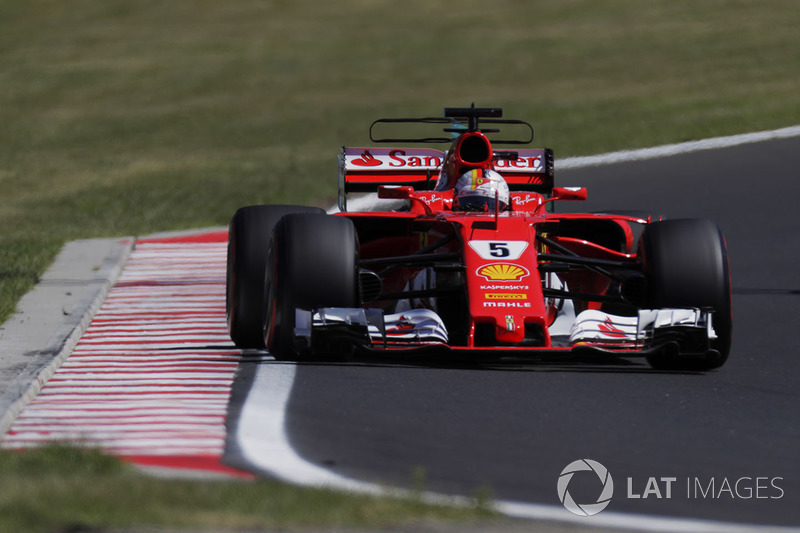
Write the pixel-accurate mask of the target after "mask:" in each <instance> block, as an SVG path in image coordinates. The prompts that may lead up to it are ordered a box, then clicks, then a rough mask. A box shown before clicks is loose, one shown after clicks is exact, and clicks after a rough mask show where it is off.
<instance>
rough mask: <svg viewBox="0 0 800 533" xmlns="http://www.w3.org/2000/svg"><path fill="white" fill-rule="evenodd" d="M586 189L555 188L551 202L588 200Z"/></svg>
mask: <svg viewBox="0 0 800 533" xmlns="http://www.w3.org/2000/svg"><path fill="white" fill-rule="evenodd" d="M587 197H588V193H587V191H586V187H554V188H553V196H551V197H550V199H551V200H578V201H580V200H586V198H587Z"/></svg>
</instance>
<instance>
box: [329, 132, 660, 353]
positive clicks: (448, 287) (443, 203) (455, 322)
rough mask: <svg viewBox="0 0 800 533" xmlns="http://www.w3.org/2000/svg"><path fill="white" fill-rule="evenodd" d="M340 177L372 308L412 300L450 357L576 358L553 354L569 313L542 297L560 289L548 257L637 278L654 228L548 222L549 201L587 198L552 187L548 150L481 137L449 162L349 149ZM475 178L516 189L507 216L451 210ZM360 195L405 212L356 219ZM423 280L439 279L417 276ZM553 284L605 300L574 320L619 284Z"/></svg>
mask: <svg viewBox="0 0 800 533" xmlns="http://www.w3.org/2000/svg"><path fill="white" fill-rule="evenodd" d="M339 166H340V202H339V204H340V209H341V211H342V212H341V213H339V216H345V217H348V218H350V219H351V220H352V221H353V222H354V224H355V227H356V231H357V234H358V238H359V244H360V245H359V256H360V257H359V260H360V262H361V264H362V267H366V268H368V269H371V270H373V271H375V272H376V273H378V275H379V276H380V278H381V281H382V295H381V296H379V297H378V298H377V299H375V300H374V301H371V302H366V303H365V306H366V307H378V308H382V309H383V310H384V311H386V312H391V311H392V308H393V306H394V305H395V304H396V301H397V298H399V297H401V296H402V295H403V294H405V295H406V296H407V299H410V300H412V301H413V302H414V305H415V306H417V307H427V308H431V309H434V310H435V311H436V312H437V313H439V315H441V316H442V319H443V320H444V321H445V323H446V325H447V329H448V331H449V332H450V340H449V342H448V344H449V345H450V346H451V347H453V348H465V349H487V350H496V349H498V348H502V349H503V350H514V349H527V350H530V349H533V350H542V349H544V350H569V349H571V348H572V347H570V346H564V345H563V344H562V345H560V346H554V344H553V342H552V339H551V335H550V332H549V328H550V326H551V325H552V324H553V322H554V320H555V319H556V316H557V313H558V310H559V306H560V305H561V304H562V303H563V301H562V300H561V299H559V298H557V297H555V296H553V295H552V294H551V295H549V296H548V294H545V292H546V291H548V290H553V289H554V287H553V286H552V283H553V279H554V271H555V270H556V269H555V267H554V265H553V263H552V261H551V260H550V259H549V258H547V256H546V255H544V256H543V255H542V254H548V253H549V252H551V250H550V247H551V246H557V247H559V251H560V253H562V254H563V253H565V251H566V253H572V254H575V255H576V256H580V257H583V258H591V259H598V260H605V261H609V262H614V263H619V264H627V265H630V268H631V269H636V268H637V264H636V261H637V259H636V253H635V250H634V246H635V238H634V229H635V227H636V226H637V225H639V226H641V225H643V224H644V223H646V222H647V221H645V220H641V219H638V218H636V217H629V216H619V215H601V214H559V213H554V212H552V210H551V208H552V202H553V201H557V200H582V199H585V198H586V191H585V189H571V188H555V187H554V186H553V165H552V152H551V151H549V150H542V149H526V150H518V151H515V152H513V153H506V152H500V153H499V155H498V152H495V151H494V149H493V147H492V144H491V142H490V141H489V139H488V138H487V136H486V135H484V134H483V133H481V132H480V131H470V132H466V133H463V134H461V135H459V136H458V137H457V138H456V139H455V140H454V141H453V143H452V145H451V147H450V149H449V150H448V151H447V152H441V151H438V150H433V149H428V148H343V149H342V151H341V154H340V165H339ZM473 168H484V169H487V168H489V169H493V170H495V171H497V172H499V173H500V174H501V175H503V177H504V178H505V180H506V182H507V183H508V184H509V187H510V189H511V206H510V209H509V210H505V211H502V212H497V211H495V212H483V213H477V212H459V211H454V210H453V186H454V183H455V181H456V180H457V179H458V177H459V176H460V175H461V174H462V173H464V172H466V171H468V170H470V169H473ZM353 192H377V193H378V198H381V199H388V200H391V199H394V200H395V201H397V200H402V203H401V204H400V205H401V209H399V210H398V209H394V207H395V206H393V207H392V208H387V209H385V210H381V211H357V212H349V211H348V210H347V199H348V194H349V193H353ZM408 257H411V258H412V259H413V258H423V259H424V258H425V257H430V258H431V262H430V263H428V264H415V263H414V261H411V260H409V261H408V263H407V264H406V262H404V260H402V259H401V258H408ZM392 259H397V261H392ZM393 262H394V263H396V264H394V265H391V266H389V265H390V264H391V263H393ZM426 269H428V270H429V272H430V271H434V272H435V275H432V274H430V273H429V274H425V276H421V274H422V273H423V272H424V271H425V270H426ZM420 277H424V278H425V279H424V281H425V283H426V284H427V285H426V286H425V287H423V288H422V289H420V288H417V292H414V287H413V283H414V280H415V279H417V278H420ZM558 278H559V280H560V281H559V283H561V282H564V283H566V284H567V285H568V286H569V290H570V291H572V292H575V293H586V294H591V295H596V296H598V297H599V300H600V301H592V299H591V298H590V299H588V300H587V301H583V302H576V303H575V305H576V310H577V311H579V310H582V309H599V308H600V307H601V305H602V299H603V297H605V296H606V295H607V293H608V291H609V289H610V287H611V284H612V280H611V279H610V278H609V277H608V276H605V275H601V274H599V273H597V272H595V271H593V270H591V269H564V270H563V271H559V273H558ZM555 289H557V287H556V288H555ZM403 291H405V293H404V292H403ZM409 291H411V292H409ZM386 296H389V297H386ZM608 334H609V339H610V340H611V341H613V340H614V336H615V335H618V333H616V332H615V330H614V328H608Z"/></svg>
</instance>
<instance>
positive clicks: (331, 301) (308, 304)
mask: <svg viewBox="0 0 800 533" xmlns="http://www.w3.org/2000/svg"><path fill="white" fill-rule="evenodd" d="M268 270H269V272H268V275H267V279H268V281H267V287H266V294H267V299H266V300H267V301H266V307H267V310H266V324H265V326H264V334H265V336H266V339H265V340H266V345H267V348H268V349H269V351H270V353H271V354H272V355H273V356H274V357H275V358H276V359H281V360H300V359H307V358H309V357H311V356H312V355H313V354H311V353H310V348H309V347H297V346H295V342H294V327H295V310H296V309H298V308H299V309H305V310H313V309H319V308H322V307H358V306H359V296H358V245H357V240H356V232H355V227H354V226H353V222H352V221H351V220H350V219H347V218H344V217H338V216H333V215H311V214H301V215H288V216H286V217H284V218H282V219H281V220H280V222H278V224H277V225H276V226H275V232H274V235H273V239H272V244H271V246H270V249H269V258H268Z"/></svg>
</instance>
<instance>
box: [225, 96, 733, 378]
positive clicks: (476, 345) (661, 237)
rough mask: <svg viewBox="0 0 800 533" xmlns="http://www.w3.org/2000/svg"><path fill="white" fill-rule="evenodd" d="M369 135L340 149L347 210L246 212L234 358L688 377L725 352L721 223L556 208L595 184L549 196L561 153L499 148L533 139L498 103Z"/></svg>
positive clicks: (235, 297) (237, 234)
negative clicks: (590, 363)
mask: <svg viewBox="0 0 800 533" xmlns="http://www.w3.org/2000/svg"><path fill="white" fill-rule="evenodd" d="M419 129H422V130H424V131H425V132H426V133H423V134H421V135H419V134H418V135H414V136H411V137H407V136H406V137H404V136H403V135H400V136H399V137H398V136H396V135H395V136H394V137H392V136H389V137H387V136H385V134H384V133H382V132H386V131H388V132H389V133H392V132H396V131H401V132H407V131H409V130H410V131H411V132H414V131H417V130H419ZM428 130H435V134H434V135H433V136H429V135H430V132H428ZM508 131H511V132H512V134H511V135H507V132H508ZM501 136H505V137H510V138H501ZM370 140H371V141H372V143H373V144H375V145H377V146H373V147H368V148H350V147H343V148H342V149H341V151H340V154H339V211H338V212H336V213H333V214H327V213H326V212H325V211H323V210H322V209H319V208H314V207H303V206H291V205H255V206H248V207H243V208H241V209H239V210H238V211H237V212H236V213H235V214H234V216H233V218H232V220H231V223H230V233H229V242H228V266H227V295H226V309H227V318H228V327H229V332H230V336H231V339H232V340H233V342H234V343H235V344H236V346H237V347H240V348H243V349H248V348H249V349H263V348H265V347H266V348H267V349H268V350H269V351H270V352H271V353H272V354H273V355H274V356H275V357H276V358H277V359H281V360H314V359H317V358H329V357H331V356H343V355H346V356H351V355H353V354H362V355H366V356H368V355H369V354H383V355H387V354H389V355H391V356H392V357H395V356H398V357H402V356H403V355H404V354H416V355H420V354H422V356H423V357H424V354H434V353H439V352H444V353H448V354H454V355H458V356H465V357H467V358H469V357H475V358H479V359H484V358H487V357H499V358H503V357H513V358H515V359H519V358H533V356H536V355H547V356H548V357H549V356H558V355H569V354H580V355H581V356H582V357H583V356H587V355H591V354H612V355H615V356H640V357H646V358H647V361H648V362H649V363H650V364H651V366H653V367H655V368H658V369H680V370H708V369H713V368H716V367H719V366H721V365H722V364H723V363H724V362H725V361H726V359H727V358H728V353H729V352H730V348H731V330H732V313H731V284H730V274H729V265H728V257H727V249H726V244H725V239H724V237H723V235H722V233H721V231H720V230H719V228H718V227H717V225H716V224H715V223H714V222H711V221H709V220H701V219H675V220H670V219H667V220H663V219H662V218H661V217H655V216H650V215H647V214H641V213H634V212H631V213H622V212H617V213H586V214H576V213H567V212H563V213H562V212H560V210H557V209H554V207H553V206H554V204H556V203H558V202H564V201H576V200H585V199H586V189H584V188H577V187H555V182H554V170H553V169H554V165H553V152H552V150H549V149H531V148H521V149H514V150H510V149H507V148H506V149H503V150H499V149H496V148H495V146H499V145H511V146H513V145H526V144H529V143H530V142H531V141H532V140H533V128H532V127H531V126H530V124H529V123H527V122H524V121H520V120H507V119H503V118H502V110H501V109H499V108H475V107H474V105H473V107H469V108H446V109H445V111H444V116H443V117H427V118H400V119H396V118H394V119H379V120H376V121H375V122H373V124H372V126H371V127H370ZM381 143H392V144H393V145H394V146H397V145H398V144H400V143H402V145H404V144H408V143H421V144H423V146H422V147H417V148H397V147H391V148H387V147H381V146H380V144H381ZM431 143H442V144H449V148H448V149H447V150H446V151H440V150H436V149H433V148H429V147H427V146H425V145H428V146H429V145H430V144H431ZM359 193H373V194H372V195H371V196H370V195H367V196H360V197H357V198H356V197H353V195H354V194H359ZM374 193H377V198H376V197H375V194H374ZM365 198H366V200H365ZM348 203H349V204H350V205H348ZM357 203H359V204H360V205H362V206H363V207H362V209H360V210H350V209H349V208H348V207H352V206H353V205H355V204H357Z"/></svg>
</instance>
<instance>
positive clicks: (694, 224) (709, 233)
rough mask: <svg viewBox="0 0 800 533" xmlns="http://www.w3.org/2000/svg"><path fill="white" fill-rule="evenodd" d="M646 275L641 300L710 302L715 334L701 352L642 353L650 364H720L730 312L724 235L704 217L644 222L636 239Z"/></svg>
mask: <svg viewBox="0 0 800 533" xmlns="http://www.w3.org/2000/svg"><path fill="white" fill-rule="evenodd" d="M639 253H640V257H641V260H642V264H643V267H644V271H645V274H646V276H647V287H648V289H647V305H648V307H650V308H653V309H659V308H665V307H666V308H669V307H706V308H708V307H710V308H713V311H714V312H713V314H712V324H713V326H714V330H715V332H716V334H717V339H715V340H712V341H711V343H710V348H711V350H710V351H709V352H708V353H706V354H697V355H693V356H686V355H680V354H659V355H654V356H651V357H648V362H649V363H650V365H651V366H652V367H653V368H657V369H669V370H711V369H714V368H718V367H720V366H722V365H723V364H724V363H725V361H726V360H727V359H728V355H729V353H730V349H731V336H732V331H733V317H732V308H731V278H730V266H729V263H728V250H727V245H726V243H725V237H724V236H723V235H722V232H721V231H720V229H719V227H717V225H716V224H715V223H714V222H712V221H710V220H699V219H676V220H663V221H660V222H654V223H652V224H650V225H648V226H647V228H646V229H645V231H644V233H643V234H642V239H641V241H640V250H639Z"/></svg>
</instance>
